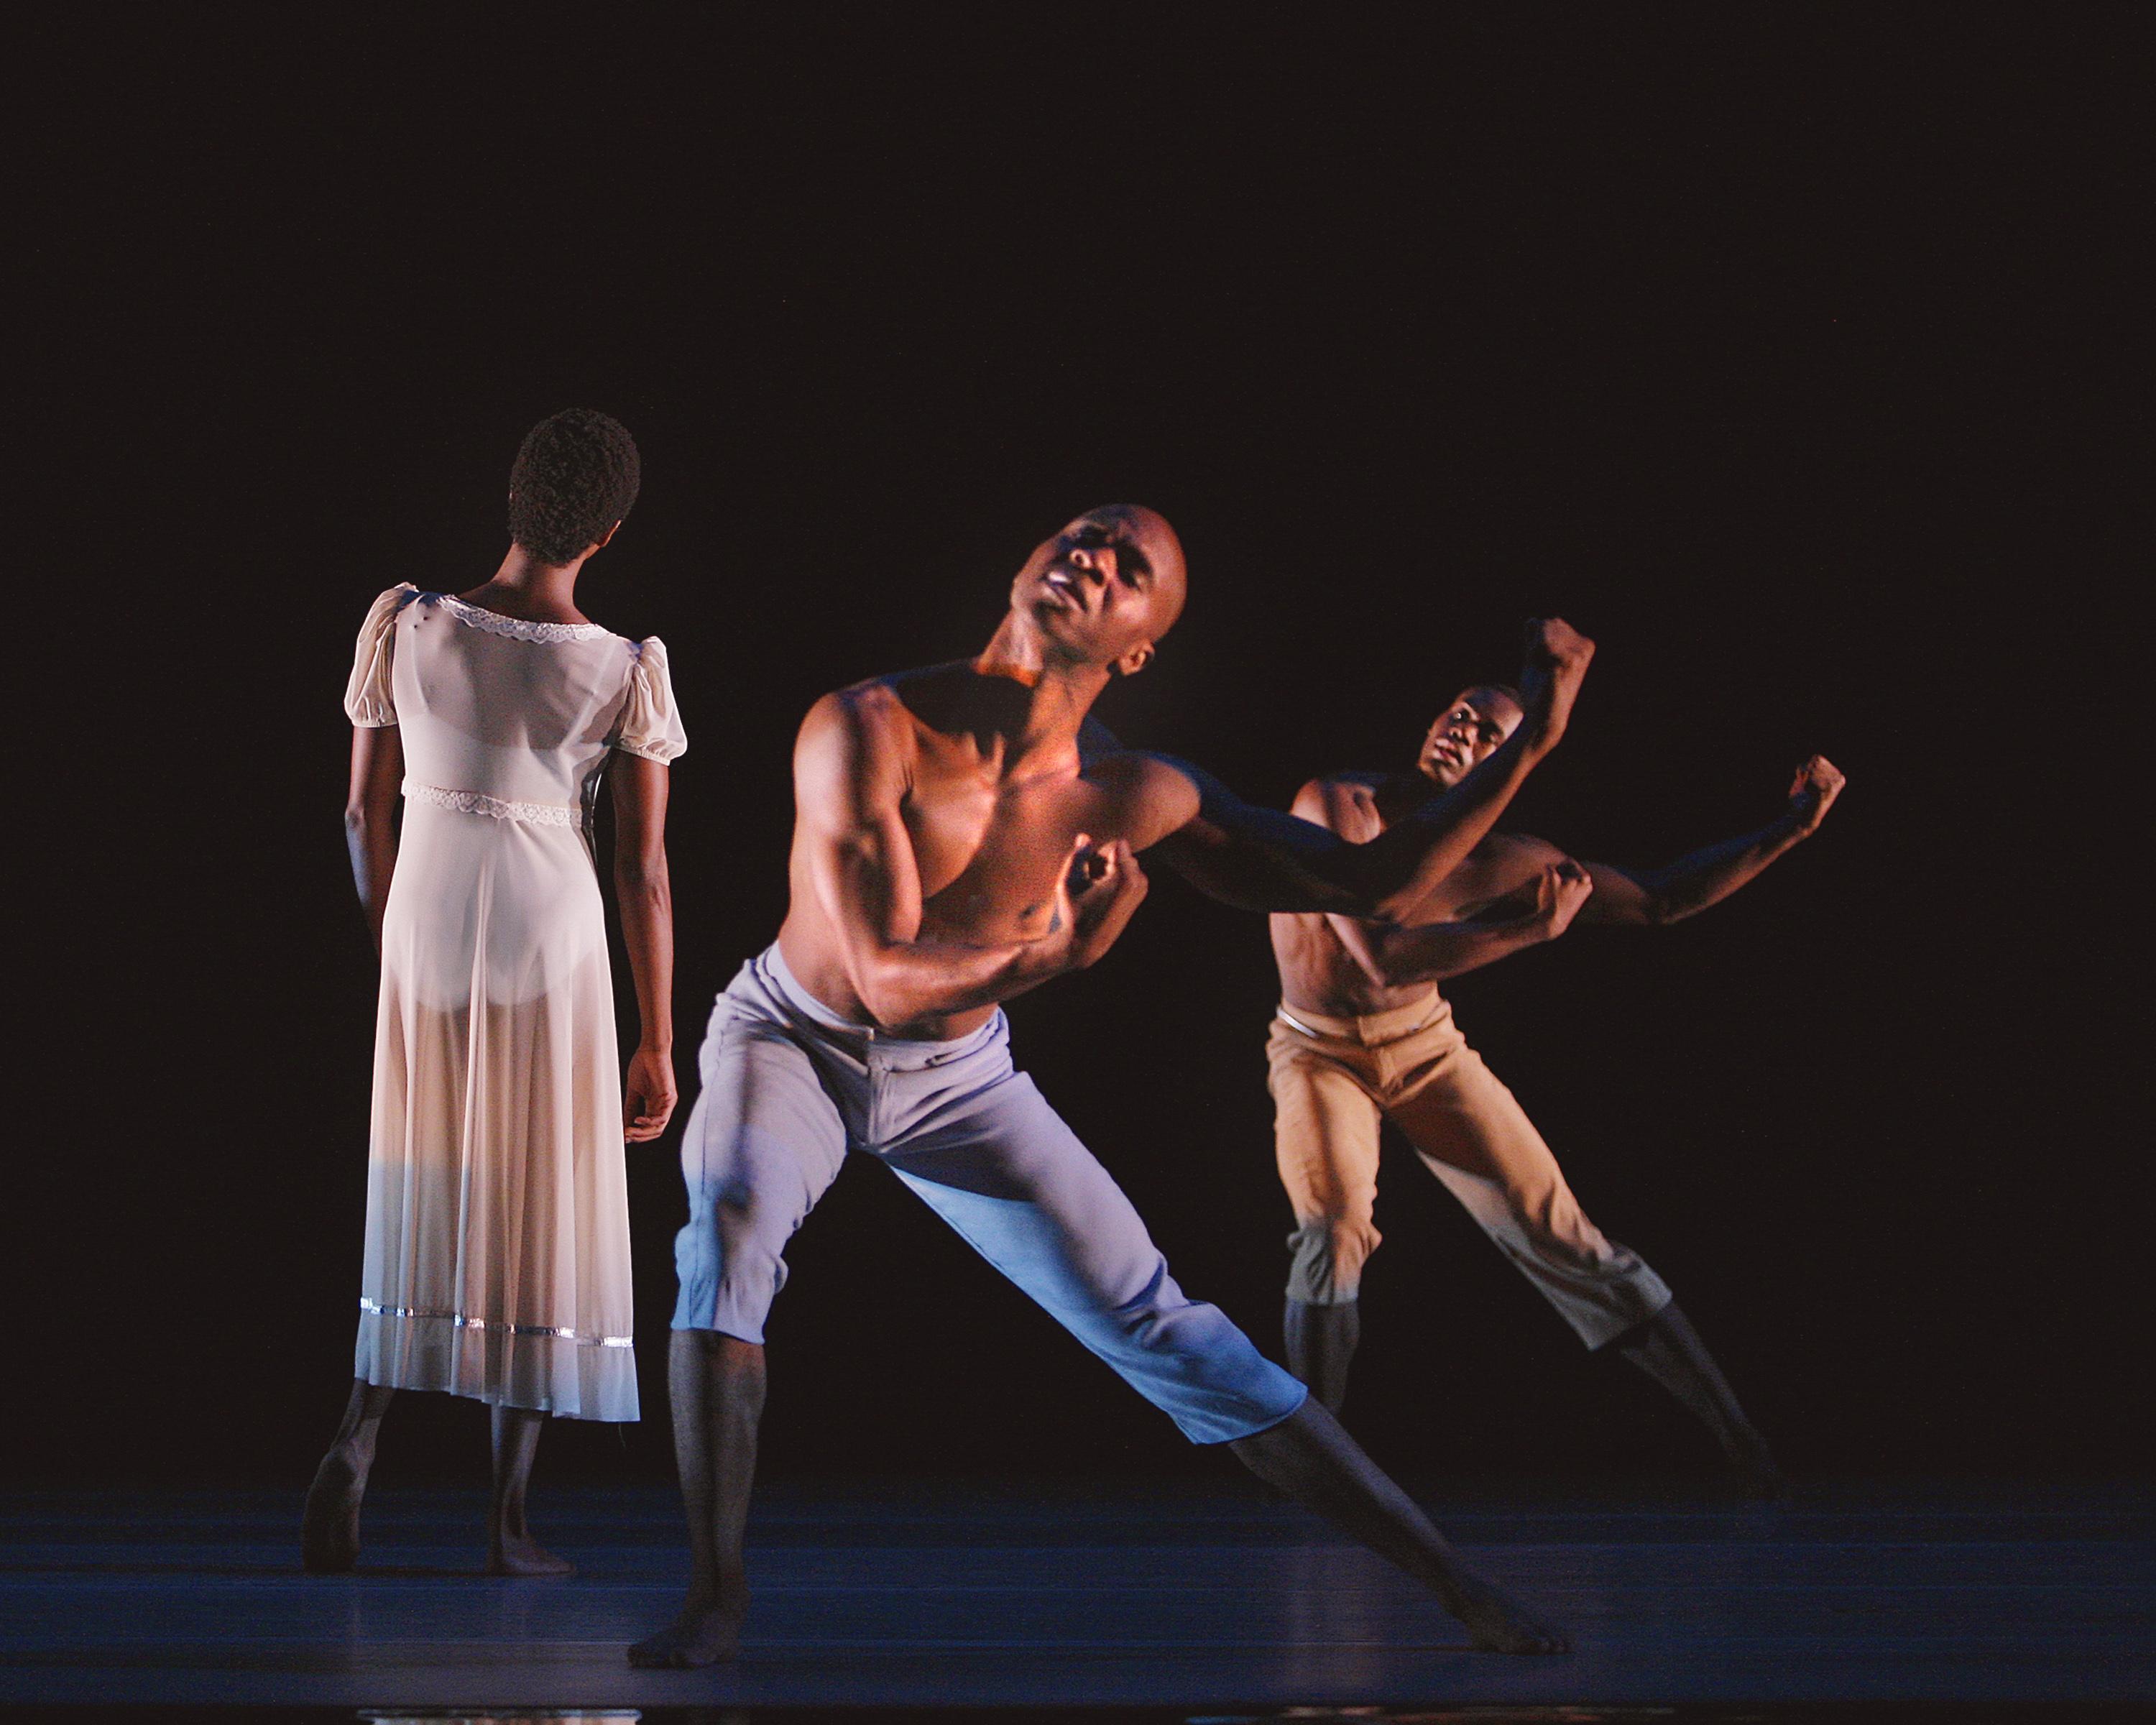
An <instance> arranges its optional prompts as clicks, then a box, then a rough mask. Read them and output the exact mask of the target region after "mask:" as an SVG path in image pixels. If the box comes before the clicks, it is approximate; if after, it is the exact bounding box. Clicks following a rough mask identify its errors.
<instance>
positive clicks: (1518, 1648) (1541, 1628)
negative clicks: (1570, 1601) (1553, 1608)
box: [1444, 1569, 1572, 1653]
mask: <svg viewBox="0 0 2156 1725" xmlns="http://www.w3.org/2000/svg"><path fill="white" fill-rule="evenodd" d="M1444 1597H1445V1609H1447V1610H1448V1611H1450V1612H1451V1614H1452V1615H1454V1616H1455V1617H1456V1618H1458V1619H1459V1620H1460V1621H1461V1622H1462V1623H1464V1624H1466V1625H1467V1632H1468V1633H1469V1634H1470V1635H1472V1636H1474V1638H1475V1645H1476V1646H1477V1647H1480V1648H1481V1649H1482V1651H1484V1652H1486V1653H1569V1652H1571V1651H1572V1638H1571V1637H1570V1636H1569V1635H1566V1634H1565V1632H1564V1631H1563V1630H1560V1629H1553V1628H1552V1627H1551V1626H1550V1625H1548V1624H1546V1623H1543V1621H1541V1620H1539V1619H1538V1618H1537V1617H1536V1616H1535V1615H1533V1614H1532V1613H1531V1612H1530V1611H1529V1610H1528V1609H1527V1607H1526V1606H1524V1605H1522V1604H1521V1603H1520V1602H1519V1601H1518V1600H1517V1599H1514V1598H1513V1597H1512V1595H1511V1594H1508V1593H1507V1592H1506V1591H1505V1590H1504V1589H1502V1588H1501V1587H1499V1586H1498V1585H1497V1584H1496V1583H1495V1582H1493V1581H1485V1580H1484V1579H1482V1578H1481V1576H1479V1575H1477V1574H1474V1573H1473V1572H1472V1571H1471V1570H1466V1569H1462V1570H1460V1572H1459V1574H1457V1575H1456V1576H1455V1577H1454V1579H1453V1584H1452V1585H1451V1587H1450V1588H1449V1589H1445V1595H1444Z"/></svg>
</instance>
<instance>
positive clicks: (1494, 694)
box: [1415, 683, 1526, 790]
mask: <svg viewBox="0 0 2156 1725" xmlns="http://www.w3.org/2000/svg"><path fill="white" fill-rule="evenodd" d="M1524 716H1526V710H1525V709H1524V708H1523V707H1522V706H1521V705H1520V692H1519V691H1518V690H1517V689H1514V688H1512V686H1511V685H1508V684H1505V683H1479V684H1477V685H1476V686H1475V687H1474V688H1472V689H1463V690H1462V691H1460V694H1459V695H1458V696H1455V698H1454V700H1453V702H1452V705H1451V706H1448V707H1447V708H1445V711H1443V712H1441V713H1440V714H1439V715H1438V716H1437V722H1436V723H1435V724H1434V725H1432V726H1430V734H1429V735H1428V736H1426V737H1424V738H1423V740H1422V753H1421V754H1420V755H1419V756H1418V757H1416V760H1415V765H1416V766H1417V767H1418V768H1420V769H1421V771H1422V773H1423V774H1424V777H1425V778H1432V779H1435V781H1436V782H1437V783H1440V784H1441V785H1443V786H1444V787H1445V788H1446V789H1447V790H1450V789H1451V788H1452V787H1453V786H1455V785H1456V784H1458V783H1460V780H1461V779H1463V778H1466V777H1467V775H1468V774H1469V773H1472V772H1473V771H1474V770H1475V769H1476V768H1477V767H1478V766H1480V765H1481V763H1482V762H1484V761H1486V760H1487V759H1489V757H1491V755H1493V754H1495V753H1496V752H1497V750H1498V749H1499V748H1500V747H1501V746H1502V745H1503V743H1504V741H1505V739H1506V738H1507V737H1510V736H1511V735H1512V732H1514V731H1516V730H1517V729H1518V728H1519V723H1520V721H1521V719H1522V717H1524Z"/></svg>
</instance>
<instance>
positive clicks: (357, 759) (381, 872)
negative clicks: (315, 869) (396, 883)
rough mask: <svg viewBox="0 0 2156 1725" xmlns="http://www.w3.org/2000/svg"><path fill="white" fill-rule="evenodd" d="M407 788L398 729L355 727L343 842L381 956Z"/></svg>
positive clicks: (401, 734) (353, 728) (360, 902)
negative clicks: (401, 799)
mask: <svg viewBox="0 0 2156 1725" xmlns="http://www.w3.org/2000/svg"><path fill="white" fill-rule="evenodd" d="M403 783H404V734H403V732H401V731H399V730H398V728H397V727H396V726H394V725H355V726H352V782H351V783H350V784H349V786H348V787H347V788H346V791H345V796H344V842H345V848H346V850H348V851H350V852H351V854H352V884H353V885H354V886H357V888H358V889H359V907H360V909H361V910H362V911H365V912H366V913H367V932H368V933H369V934H371V935H372V936H373V937H374V950H375V952H376V954H377V956H379V954H380V953H381V951H382V911H384V910H385V909H387V908H388V904H389V877H390V875H392V874H393V873H394V872H395V871H396V868H397V796H398V788H399V787H400V786H402V785H403Z"/></svg>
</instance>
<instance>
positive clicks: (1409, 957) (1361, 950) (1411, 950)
mask: <svg viewBox="0 0 2156 1725" xmlns="http://www.w3.org/2000/svg"><path fill="white" fill-rule="evenodd" d="M1325 920H1326V921H1327V922H1329V923H1331V924H1332V932H1334V933H1335V934H1337V935H1338V936H1339V937H1340V944H1341V945H1342V946H1343V947H1346V948H1347V956H1348V957H1351V958H1353V960H1354V961H1355V963H1357V965H1358V966H1359V967H1360V968H1362V971H1363V974H1364V975H1366V976H1368V978H1370V980H1371V981H1373V982H1374V983H1377V984H1378V986H1379V987H1381V988H1405V987H1406V986H1408V985H1409V983H1441V982H1443V981H1444V980H1445V978H1447V977H1455V976H1462V975H1465V974H1466V973H1467V972H1469V971H1471V970H1480V969H1481V968H1482V967H1483V966H1484V965H1486V964H1495V963H1496V962H1497V961H1498V960H1499V959H1500V958H1509V957H1512V954H1513V953H1515V952H1519V951H1520V950H1521V949H1522V947H1532V946H1538V945H1540V944H1541V943H1542V942H1544V941H1546V940H1548V939H1549V938H1550V937H1551V934H1552V932H1553V931H1552V929H1551V927H1550V921H1549V918H1548V916H1543V914H1541V913H1540V912H1539V911H1527V913H1526V914H1525V915H1523V916H1512V917H1507V918H1506V919H1505V920H1503V921H1501V922H1425V923H1423V924H1421V925H1420V926H1419V927H1413V928H1379V927H1373V926H1372V925H1371V924H1368V923H1366V922H1357V921H1356V920H1355V919H1354V918H1353V916H1327V918H1326V919H1325Z"/></svg>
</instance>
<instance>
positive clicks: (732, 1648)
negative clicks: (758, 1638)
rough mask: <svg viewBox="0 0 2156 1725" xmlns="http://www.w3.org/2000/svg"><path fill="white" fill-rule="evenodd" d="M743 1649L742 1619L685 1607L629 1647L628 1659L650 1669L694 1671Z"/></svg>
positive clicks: (726, 1614) (715, 1663) (730, 1656)
mask: <svg viewBox="0 0 2156 1725" xmlns="http://www.w3.org/2000/svg"><path fill="white" fill-rule="evenodd" d="M740 1652H741V1623H740V1621H739V1620H738V1619H737V1618H736V1617H734V1616H733V1615H731V1614H729V1613H726V1612H722V1611H719V1610H716V1609H709V1610H684V1611H683V1612H682V1614H681V1615H680V1617H679V1618H677V1619H676V1620H675V1621H674V1622H673V1623H672V1624H670V1625H668V1626H667V1627H666V1628H665V1629H663V1630H660V1632H659V1633H658V1634H657V1635H649V1636H646V1637H645V1638H644V1640H641V1641H639V1642H638V1643H637V1644H636V1645H634V1646H633V1647H631V1648H630V1649H629V1663H630V1664H631V1665H634V1666H644V1667H645V1668H646V1669H649V1670H662V1671H693V1670H695V1669H696V1668H697V1667H698V1666H707V1665H719V1664H722V1663H723V1662H725V1661H727V1660H730V1659H732V1658H735V1657H737V1656H738V1655H739V1654H740Z"/></svg>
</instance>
